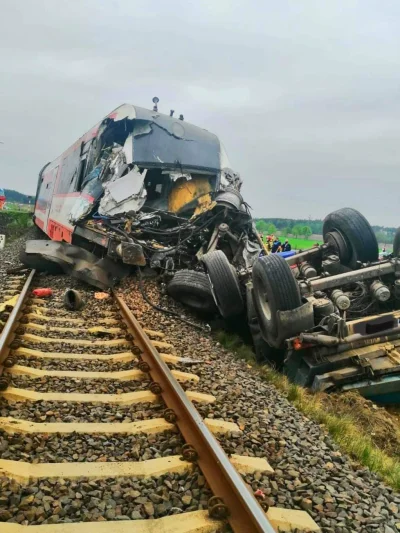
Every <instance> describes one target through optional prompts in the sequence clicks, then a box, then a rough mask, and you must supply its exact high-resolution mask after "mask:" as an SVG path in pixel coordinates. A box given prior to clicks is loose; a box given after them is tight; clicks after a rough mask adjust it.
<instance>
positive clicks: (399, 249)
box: [393, 228, 400, 257]
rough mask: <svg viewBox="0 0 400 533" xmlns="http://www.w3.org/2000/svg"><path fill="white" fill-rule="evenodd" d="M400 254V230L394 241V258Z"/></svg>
mask: <svg viewBox="0 0 400 533" xmlns="http://www.w3.org/2000/svg"><path fill="white" fill-rule="evenodd" d="M399 254H400V228H398V230H397V231H396V233H395V234H394V240H393V256H394V257H398V256H399Z"/></svg>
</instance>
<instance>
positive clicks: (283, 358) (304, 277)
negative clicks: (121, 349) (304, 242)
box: [22, 99, 400, 402]
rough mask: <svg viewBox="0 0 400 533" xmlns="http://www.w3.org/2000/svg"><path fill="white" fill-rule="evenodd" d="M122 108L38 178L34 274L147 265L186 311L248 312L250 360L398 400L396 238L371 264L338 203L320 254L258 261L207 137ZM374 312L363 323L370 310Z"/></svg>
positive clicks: (356, 220) (30, 257)
mask: <svg viewBox="0 0 400 533" xmlns="http://www.w3.org/2000/svg"><path fill="white" fill-rule="evenodd" d="M153 101H154V102H155V106H154V108H153V111H149V110H147V109H143V108H139V107H136V106H131V105H122V106H120V107H119V108H117V109H116V110H115V111H113V112H112V113H110V114H109V115H108V116H107V117H106V118H105V119H104V120H103V121H101V122H100V123H99V124H97V125H96V126H95V127H94V128H92V129H91V130H90V131H89V132H87V133H86V134H85V135H84V136H83V137H81V138H80V139H79V140H78V141H77V142H76V143H75V144H74V145H73V146H71V147H70V148H69V149H68V150H67V151H66V152H64V153H63V154H62V155H61V156H60V157H58V158H57V159H55V160H54V161H53V162H51V163H48V164H47V165H46V166H45V167H44V168H43V169H42V170H41V172H40V174H39V181H38V187H37V194H36V204H35V213H34V220H35V223H36V225H37V226H38V227H39V228H41V229H42V230H43V231H44V232H45V233H46V234H47V235H48V236H49V237H50V239H51V240H50V241H49V240H47V241H43V240H35V241H28V242H27V245H26V250H25V251H24V253H23V254H22V260H23V262H24V263H25V264H27V265H28V266H30V267H34V268H38V269H41V270H47V271H50V272H52V271H57V272H58V271H60V270H61V271H64V272H67V273H69V274H70V275H72V276H75V277H77V278H80V279H83V280H85V281H86V282H88V283H91V284H92V285H95V286H96V287H101V288H105V287H109V286H112V285H114V284H115V282H116V281H117V280H119V279H120V278H122V277H123V276H125V275H127V274H128V273H129V272H130V271H131V269H132V267H143V266H145V265H147V266H149V267H151V268H152V269H154V270H156V271H158V272H159V273H160V274H161V275H162V276H163V277H164V279H165V280H166V281H167V282H168V285H167V288H168V292H169V294H170V295H171V296H173V297H174V298H175V299H176V300H178V301H180V302H182V303H183V304H185V305H187V306H189V307H190V308H191V309H194V310H196V311H201V312H202V313H203V314H204V313H216V312H219V314H220V315H222V317H224V318H225V319H231V318H234V317H243V316H244V313H245V311H246V310H247V322H248V324H249V328H250V332H251V334H252V338H253V344H254V347H255V353H256V357H257V359H258V360H259V361H265V360H269V361H272V362H273V363H274V364H276V365H278V366H279V367H282V368H283V369H284V371H285V372H286V373H287V374H288V375H289V376H290V377H291V379H292V380H294V381H296V382H298V383H301V384H302V385H306V386H309V387H312V388H314V389H317V390H320V389H324V390H337V389H341V390H348V389H351V388H357V389H358V390H360V391H361V392H362V393H363V394H365V395H366V396H369V397H372V398H374V399H380V400H382V401H388V402H392V401H396V402H397V401H398V400H399V399H400V352H397V346H400V327H399V318H400V313H399V312H398V311H397V309H398V308H399V307H400V279H399V278H400V264H399V262H398V261H399V260H398V258H397V256H398V254H399V251H400V236H399V235H398V236H397V237H396V239H397V240H396V239H395V246H394V253H393V254H392V255H391V256H389V257H388V258H386V259H385V260H384V261H379V258H378V244H377V241H376V238H375V235H374V233H373V231H372V229H371V226H370V225H369V223H368V221H367V220H366V219H365V218H364V217H363V216H362V215H361V214H360V213H359V212H358V211H355V210H354V209H349V208H344V209H340V210H338V211H335V212H334V213H331V214H330V215H328V216H327V217H326V219H325V221H324V229H323V234H324V235H323V237H324V244H323V245H322V246H317V247H313V248H311V249H310V250H306V251H304V252H301V253H296V254H295V255H293V256H292V257H287V258H283V257H281V256H279V255H277V254H273V255H266V252H265V249H264V246H263V243H262V241H261V239H260V237H259V235H258V233H257V231H256V229H255V226H254V222H253V220H252V217H251V215H250V212H249V209H248V206H247V204H246V203H245V202H244V200H243V198H242V196H241V194H240V188H241V184H242V182H241V179H240V177H239V175H238V174H237V173H236V172H234V171H233V170H232V169H231V168H230V166H229V162H228V159H227V156H226V153H225V150H224V148H223V146H222V144H221V142H220V140H219V139H218V137H216V136H215V135H214V134H212V133H210V132H208V131H206V130H203V129H201V128H198V127H196V126H194V125H191V124H188V123H187V122H185V121H184V120H183V117H182V115H181V116H180V117H179V119H176V118H174V117H173V112H172V111H171V114H170V116H166V115H163V114H161V113H159V112H158V109H157V101H158V99H153ZM371 314H372V315H374V314H375V315H374V316H370V315H371Z"/></svg>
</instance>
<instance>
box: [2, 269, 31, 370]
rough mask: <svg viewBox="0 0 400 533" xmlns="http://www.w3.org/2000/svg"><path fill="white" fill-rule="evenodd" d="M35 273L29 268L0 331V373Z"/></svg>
mask: <svg viewBox="0 0 400 533" xmlns="http://www.w3.org/2000/svg"><path fill="white" fill-rule="evenodd" d="M35 273H36V270H31V272H30V274H29V276H28V278H27V280H26V281H25V284H24V286H23V287H22V290H21V292H20V294H19V296H18V299H17V303H16V304H15V306H14V309H13V310H12V311H11V313H10V316H9V317H8V320H7V322H6V324H5V326H4V328H3V331H2V332H1V335H0V375H1V374H2V371H3V367H2V364H3V363H4V361H5V360H6V359H7V357H8V354H9V352H10V348H9V345H10V343H11V342H12V341H13V340H14V336H15V332H14V330H15V326H16V324H17V322H18V316H19V314H20V313H21V311H22V309H23V307H24V304H25V299H26V297H27V295H28V291H29V288H30V286H31V283H32V280H33V277H34V275H35Z"/></svg>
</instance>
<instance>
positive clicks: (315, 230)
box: [255, 218, 397, 244]
mask: <svg viewBox="0 0 400 533" xmlns="http://www.w3.org/2000/svg"><path fill="white" fill-rule="evenodd" d="M255 221H256V227H257V229H258V231H260V232H261V233H267V234H274V233H277V232H278V231H279V233H281V234H282V235H284V236H287V235H293V237H296V238H297V237H304V238H305V239H308V238H309V237H310V235H312V234H316V235H322V227H323V220H311V219H296V218H256V219H255ZM372 229H373V230H374V232H375V235H376V238H377V240H378V242H380V243H384V244H391V243H392V242H393V239H394V234H395V233H396V230H397V228H390V227H385V226H372Z"/></svg>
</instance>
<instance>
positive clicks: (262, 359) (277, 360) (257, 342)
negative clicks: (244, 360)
mask: <svg viewBox="0 0 400 533" xmlns="http://www.w3.org/2000/svg"><path fill="white" fill-rule="evenodd" d="M246 304H247V321H248V324H249V329H250V333H251V339H252V341H253V348H254V355H255V358H256V361H257V363H259V364H263V363H266V362H268V363H270V364H271V363H272V364H274V366H277V367H279V368H280V367H281V366H282V364H283V358H284V353H283V351H282V350H278V349H276V348H273V347H272V346H270V345H269V344H268V343H267V342H266V341H265V340H264V339H263V338H262V335H261V331H260V324H259V322H258V316H257V310H256V307H255V305H254V296H253V288H252V287H249V286H248V285H247V286H246Z"/></svg>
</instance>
